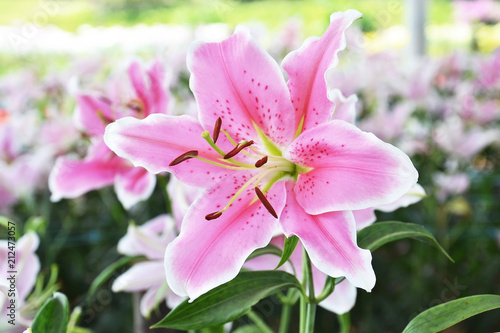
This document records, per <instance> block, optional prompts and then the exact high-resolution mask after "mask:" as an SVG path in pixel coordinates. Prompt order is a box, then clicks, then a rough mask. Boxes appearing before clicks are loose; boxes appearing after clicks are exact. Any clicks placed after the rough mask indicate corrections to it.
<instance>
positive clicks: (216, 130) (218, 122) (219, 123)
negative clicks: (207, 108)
mask: <svg viewBox="0 0 500 333" xmlns="http://www.w3.org/2000/svg"><path fill="white" fill-rule="evenodd" d="M221 126H222V119H221V117H219V118H217V120H216V121H215V126H214V132H213V134H212V138H213V141H214V143H217V139H218V138H219V133H220V128H221Z"/></svg>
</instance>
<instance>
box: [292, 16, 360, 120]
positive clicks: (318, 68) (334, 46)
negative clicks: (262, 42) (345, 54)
mask: <svg viewBox="0 0 500 333" xmlns="http://www.w3.org/2000/svg"><path fill="white" fill-rule="evenodd" d="M360 17H361V13H359V12H358V11H356V10H352V9H351V10H348V11H346V12H345V13H342V12H338V13H333V14H332V15H331V17H330V26H329V28H328V29H327V30H326V32H325V33H324V34H323V36H322V37H321V38H318V37H310V38H308V39H307V40H306V41H305V42H304V44H303V45H302V46H301V47H300V48H299V49H298V50H295V51H293V52H291V53H290V54H288V55H287V56H286V57H285V59H284V60H283V64H282V67H283V69H284V70H285V71H286V72H287V73H288V76H289V81H288V88H289V89H290V94H291V98H292V103H293V107H294V109H295V116H296V121H297V122H299V121H300V120H301V119H302V117H305V119H304V126H303V130H306V129H308V128H312V127H314V126H316V125H318V124H322V123H324V122H325V121H327V120H328V119H329V118H330V115H331V113H332V110H333V103H332V102H331V101H329V100H328V98H327V89H326V82H325V73H326V71H327V70H328V69H329V68H330V67H332V66H336V65H337V62H338V58H337V53H338V52H339V51H341V50H343V49H345V46H346V41H345V35H344V33H345V30H346V29H347V28H348V27H349V26H350V25H351V24H352V22H354V21H355V20H357V19H359V18H360Z"/></svg>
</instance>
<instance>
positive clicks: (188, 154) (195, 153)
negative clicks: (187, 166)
mask: <svg viewBox="0 0 500 333" xmlns="http://www.w3.org/2000/svg"><path fill="white" fill-rule="evenodd" d="M196 156H198V151H197V150H190V151H187V152H185V153H184V154H182V155H180V156H179V157H177V158H176V159H175V160H173V161H172V162H170V164H169V166H174V165H177V164H179V163H182V162H184V161H186V160H189V159H190V158H193V157H196Z"/></svg>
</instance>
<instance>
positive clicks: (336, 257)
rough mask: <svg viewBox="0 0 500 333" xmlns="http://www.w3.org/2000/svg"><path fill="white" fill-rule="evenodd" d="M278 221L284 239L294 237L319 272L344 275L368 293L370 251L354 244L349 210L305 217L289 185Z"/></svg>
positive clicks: (371, 273)
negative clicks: (284, 236)
mask: <svg viewBox="0 0 500 333" xmlns="http://www.w3.org/2000/svg"><path fill="white" fill-rule="evenodd" d="M286 187H287V201H286V205H285V208H284V209H283V212H282V214H281V216H280V222H281V225H282V227H283V230H284V232H285V235H286V236H287V237H290V236H292V235H296V236H297V237H299V238H300V240H301V242H302V245H303V246H304V248H305V249H306V251H307V253H308V254H309V256H310V258H311V262H312V263H313V264H314V266H316V268H318V269H319V270H320V271H321V272H323V273H325V274H327V275H329V276H333V277H340V276H345V277H346V279H347V280H349V282H351V283H352V284H353V285H354V286H356V287H359V288H363V289H365V290H367V291H370V290H371V289H372V288H373V286H374V285H375V273H374V271H373V268H372V266H371V260H372V256H371V253H370V251H368V250H364V249H361V248H359V247H358V246H357V245H356V222H355V221H354V217H353V215H352V213H351V212H350V211H343V212H330V213H325V214H320V215H310V214H307V213H306V212H305V211H304V210H303V209H302V208H301V207H300V205H299V204H298V202H297V200H296V198H295V195H294V191H293V183H292V182H287V186H286Z"/></svg>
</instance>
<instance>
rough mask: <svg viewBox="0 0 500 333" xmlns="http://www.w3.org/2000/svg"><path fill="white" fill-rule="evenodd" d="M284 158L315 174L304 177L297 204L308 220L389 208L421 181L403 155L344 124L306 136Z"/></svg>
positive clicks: (300, 179)
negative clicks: (310, 216) (333, 213)
mask: <svg viewBox="0 0 500 333" xmlns="http://www.w3.org/2000/svg"><path fill="white" fill-rule="evenodd" d="M284 156H285V157H287V158H288V159H290V160H291V161H293V162H295V163H297V164H299V165H303V166H307V167H310V168H313V170H312V171H309V172H307V173H301V174H299V176H298V179H297V183H296V186H295V193H296V195H297V201H298V202H299V204H300V205H301V206H302V207H303V208H304V209H305V211H306V212H308V213H309V214H321V213H325V212H329V211H340V210H359V209H365V208H369V207H375V206H378V205H382V204H386V203H390V202H393V201H395V200H396V199H398V198H399V197H401V196H402V195H403V194H404V193H406V192H407V191H408V190H409V189H410V188H411V187H412V186H413V185H414V184H415V183H416V182H417V178H418V173H417V170H416V169H415V167H414V166H413V164H412V162H411V161H410V159H409V158H408V156H407V155H406V154H404V153H403V152H402V151H401V150H399V149H397V148H396V147H394V146H392V145H390V144H388V143H384V142H383V141H381V140H379V139H378V138H377V137H375V136H374V135H373V134H371V133H366V132H362V131H361V130H359V129H358V128H357V127H355V126H353V125H351V124H349V123H347V122H345V121H341V120H332V121H330V122H328V123H326V124H323V125H320V126H318V127H316V128H313V129H310V130H308V131H306V132H303V133H302V134H301V135H300V136H299V137H298V138H297V139H296V140H295V141H294V142H293V143H292V144H291V145H290V147H289V148H288V150H287V151H285V153H284Z"/></svg>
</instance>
